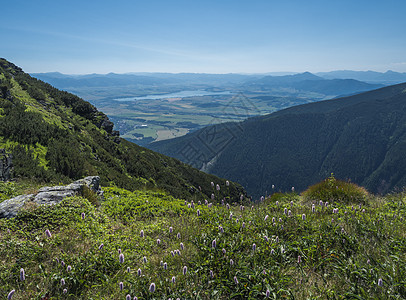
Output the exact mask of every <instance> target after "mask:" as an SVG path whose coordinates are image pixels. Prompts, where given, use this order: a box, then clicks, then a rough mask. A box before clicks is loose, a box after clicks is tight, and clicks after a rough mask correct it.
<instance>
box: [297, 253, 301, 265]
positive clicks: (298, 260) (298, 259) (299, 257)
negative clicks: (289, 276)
mask: <svg viewBox="0 0 406 300" xmlns="http://www.w3.org/2000/svg"><path fill="white" fill-rule="evenodd" d="M301 262H302V257H301V256H300V255H299V256H298V257H297V263H298V264H300V263H301Z"/></svg>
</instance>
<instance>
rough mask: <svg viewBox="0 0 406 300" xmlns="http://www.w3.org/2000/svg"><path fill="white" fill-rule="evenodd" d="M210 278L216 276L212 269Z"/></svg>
mask: <svg viewBox="0 0 406 300" xmlns="http://www.w3.org/2000/svg"><path fill="white" fill-rule="evenodd" d="M210 278H214V273H213V271H212V270H210Z"/></svg>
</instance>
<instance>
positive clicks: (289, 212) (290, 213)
mask: <svg viewBox="0 0 406 300" xmlns="http://www.w3.org/2000/svg"><path fill="white" fill-rule="evenodd" d="M291 215H292V212H291V211H290V209H289V210H288V216H289V217H290V216H291Z"/></svg>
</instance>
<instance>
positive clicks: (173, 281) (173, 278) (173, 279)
mask: <svg viewBox="0 0 406 300" xmlns="http://www.w3.org/2000/svg"><path fill="white" fill-rule="evenodd" d="M175 280H176V278H175V276H172V283H173V284H175Z"/></svg>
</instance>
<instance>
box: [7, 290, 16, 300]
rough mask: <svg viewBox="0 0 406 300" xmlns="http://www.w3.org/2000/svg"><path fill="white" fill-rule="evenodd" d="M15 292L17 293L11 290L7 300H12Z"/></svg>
mask: <svg viewBox="0 0 406 300" xmlns="http://www.w3.org/2000/svg"><path fill="white" fill-rule="evenodd" d="M15 292H16V290H11V292H10V293H8V295H7V300H11V298H12V297H13V295H14V293H15Z"/></svg>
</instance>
